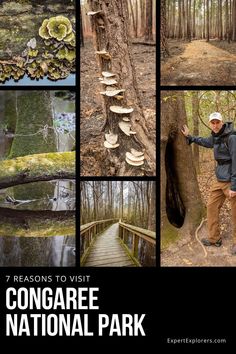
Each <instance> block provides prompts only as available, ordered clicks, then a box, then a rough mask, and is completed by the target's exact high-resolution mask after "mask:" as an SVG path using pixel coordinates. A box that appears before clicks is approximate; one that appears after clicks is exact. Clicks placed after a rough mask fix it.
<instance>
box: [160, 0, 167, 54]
mask: <svg viewBox="0 0 236 354" xmlns="http://www.w3.org/2000/svg"><path fill="white" fill-rule="evenodd" d="M167 56H169V49H168V43H167V39H166V0H161V57H162V58H165V57H167Z"/></svg>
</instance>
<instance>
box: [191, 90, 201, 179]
mask: <svg viewBox="0 0 236 354" xmlns="http://www.w3.org/2000/svg"><path fill="white" fill-rule="evenodd" d="M198 116H199V101H198V91H192V119H193V135H194V136H198V135H199V124H198V122H199V119H198ZM193 157H194V164H195V167H196V171H197V172H199V170H200V166H199V145H197V144H193Z"/></svg>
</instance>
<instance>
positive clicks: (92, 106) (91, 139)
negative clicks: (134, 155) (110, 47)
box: [80, 40, 156, 176]
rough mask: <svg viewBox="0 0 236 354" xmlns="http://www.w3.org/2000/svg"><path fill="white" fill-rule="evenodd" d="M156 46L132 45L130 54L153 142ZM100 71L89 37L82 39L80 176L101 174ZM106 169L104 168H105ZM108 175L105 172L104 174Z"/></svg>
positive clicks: (102, 168) (101, 121)
mask: <svg viewBox="0 0 236 354" xmlns="http://www.w3.org/2000/svg"><path fill="white" fill-rule="evenodd" d="M155 53H156V47H155V46H148V45H141V44H135V45H133V46H132V54H133V55H132V57H133V60H134V65H135V69H136V78H137V82H138V88H139V92H140V97H141V102H142V105H143V109H144V115H145V117H146V119H147V126H148V128H149V131H150V138H151V139H152V140H153V141H155V138H156V136H155V121H156V106H155V104H156V60H155V59H156V58H155ZM99 77H100V75H99V70H98V66H97V62H96V58H95V54H94V48H93V44H92V41H91V40H87V41H85V46H84V47H82V48H80V80H81V81H80V82H81V84H80V105H81V107H80V161H81V166H80V175H81V176H101V175H104V172H103V170H105V167H106V166H105V163H104V161H106V149H105V148H104V146H103V142H104V136H103V134H102V133H101V130H102V127H103V125H104V118H103V114H102V98H101V95H100V94H99V92H100V91H101V85H100V84H99V80H98V78H99ZM106 171H107V170H106ZM107 175H108V174H107Z"/></svg>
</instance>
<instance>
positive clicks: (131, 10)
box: [129, 0, 138, 38]
mask: <svg viewBox="0 0 236 354" xmlns="http://www.w3.org/2000/svg"><path fill="white" fill-rule="evenodd" d="M129 7H130V12H131V17H132V22H133V33H134V37H135V38H137V37H138V33H137V18H136V19H135V17H134V8H133V5H132V2H131V0H129Z"/></svg>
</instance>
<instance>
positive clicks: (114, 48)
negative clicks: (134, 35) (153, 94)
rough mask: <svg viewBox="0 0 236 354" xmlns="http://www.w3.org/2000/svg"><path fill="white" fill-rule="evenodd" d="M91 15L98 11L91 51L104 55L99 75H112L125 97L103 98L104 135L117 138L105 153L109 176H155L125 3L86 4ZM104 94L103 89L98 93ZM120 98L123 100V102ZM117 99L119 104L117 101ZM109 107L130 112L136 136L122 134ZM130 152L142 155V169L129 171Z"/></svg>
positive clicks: (119, 116) (117, 116)
mask: <svg viewBox="0 0 236 354" xmlns="http://www.w3.org/2000/svg"><path fill="white" fill-rule="evenodd" d="M89 4H90V9H91V10H92V11H101V10H102V12H100V13H98V14H96V15H94V16H91V21H92V28H93V33H94V47H95V50H96V51H102V50H106V51H107V56H106V58H104V57H102V56H101V55H99V54H97V58H98V64H99V68H100V71H101V72H103V71H108V72H112V73H113V74H115V76H114V77H115V80H116V81H117V83H116V84H115V85H113V87H115V88H116V89H124V90H125V92H124V96H123V95H118V96H119V97H118V99H117V98H116V97H107V96H105V95H103V98H104V118H105V120H106V124H104V130H105V133H108V132H111V133H113V134H117V135H118V144H119V146H118V147H116V148H113V149H107V160H106V161H105V163H106V165H105V167H106V169H107V173H108V174H113V175H143V174H154V173H155V158H156V153H155V144H154V142H152V141H151V140H150V132H149V130H148V127H147V122H146V120H145V117H144V114H143V110H142V105H141V101H140V97H139V92H138V88H137V81H136V77H135V69H134V64H133V60H132V55H131V48H130V39H129V37H128V30H127V26H128V23H127V18H128V7H127V1H126V0H119V1H118V0H113V1H110V2H109V3H108V2H106V1H102V0H99V1H96V2H95V1H91V0H90V1H89ZM105 90H106V85H105V84H104V85H103V88H101V91H105ZM122 96H123V98H122ZM119 99H120V100H119ZM111 106H123V107H128V108H133V110H134V111H133V113H130V114H129V118H130V124H131V131H133V132H136V134H134V135H133V134H132V135H130V136H127V135H126V134H125V133H123V132H122V131H121V130H120V128H119V125H118V123H119V122H121V121H122V118H123V116H122V114H118V113H114V112H112V111H111V110H110V107H111ZM126 115H127V114H126ZM131 148H134V149H136V150H138V151H145V163H144V165H142V166H141V167H132V166H130V165H129V164H128V163H127V162H126V152H130V150H131Z"/></svg>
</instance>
